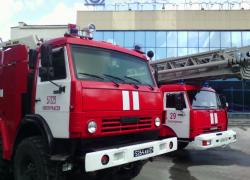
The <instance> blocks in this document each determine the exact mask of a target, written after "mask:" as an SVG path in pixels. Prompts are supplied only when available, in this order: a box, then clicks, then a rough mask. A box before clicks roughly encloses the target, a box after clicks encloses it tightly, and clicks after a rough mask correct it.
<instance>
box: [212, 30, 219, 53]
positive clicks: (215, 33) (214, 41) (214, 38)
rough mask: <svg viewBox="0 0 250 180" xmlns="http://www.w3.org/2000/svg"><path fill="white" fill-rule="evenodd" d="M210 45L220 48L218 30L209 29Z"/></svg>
mask: <svg viewBox="0 0 250 180" xmlns="http://www.w3.org/2000/svg"><path fill="white" fill-rule="evenodd" d="M210 47H212V48H216V49H218V48H220V32H219V31H211V32H210Z"/></svg>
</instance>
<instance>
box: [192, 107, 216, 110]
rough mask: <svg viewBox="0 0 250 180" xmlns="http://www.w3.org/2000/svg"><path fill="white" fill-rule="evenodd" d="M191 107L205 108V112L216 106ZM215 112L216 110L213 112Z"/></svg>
mask: <svg viewBox="0 0 250 180" xmlns="http://www.w3.org/2000/svg"><path fill="white" fill-rule="evenodd" d="M192 107H201V108H205V109H206V110H208V111H209V109H210V108H212V107H216V106H192ZM214 110H215V109H214ZM215 111H216V110H215Z"/></svg>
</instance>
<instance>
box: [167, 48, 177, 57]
mask: <svg viewBox="0 0 250 180" xmlns="http://www.w3.org/2000/svg"><path fill="white" fill-rule="evenodd" d="M169 57H177V48H167V58H169Z"/></svg>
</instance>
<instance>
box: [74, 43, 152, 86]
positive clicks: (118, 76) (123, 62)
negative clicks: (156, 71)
mask: <svg viewBox="0 0 250 180" xmlns="http://www.w3.org/2000/svg"><path fill="white" fill-rule="evenodd" d="M71 54H72V59H73V63H74V68H75V76H76V78H78V79H80V80H83V81H101V82H111V81H110V78H112V79H113V80H114V81H116V82H117V83H131V81H132V82H133V83H135V84H137V85H145V86H148V84H150V85H152V86H155V84H154V81H153V78H152V74H151V72H150V68H149V66H148V62H147V61H146V60H143V59H141V58H137V57H135V56H130V55H128V54H124V53H117V52H116V51H111V50H106V49H105V50H103V49H101V48H93V47H86V46H80V45H71ZM104 74H105V75H104ZM107 75H108V76H107ZM125 76H126V77H125ZM128 77H129V78H130V79H129V78H128ZM133 79H134V80H133ZM140 81H141V82H140Z"/></svg>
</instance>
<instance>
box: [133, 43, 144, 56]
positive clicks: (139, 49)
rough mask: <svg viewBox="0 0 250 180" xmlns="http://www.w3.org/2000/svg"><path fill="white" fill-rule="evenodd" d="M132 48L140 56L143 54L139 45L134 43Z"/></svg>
mask: <svg viewBox="0 0 250 180" xmlns="http://www.w3.org/2000/svg"><path fill="white" fill-rule="evenodd" d="M133 47H134V51H136V52H139V53H141V54H145V52H143V51H142V45H141V44H137V43H134V46H133Z"/></svg>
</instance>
